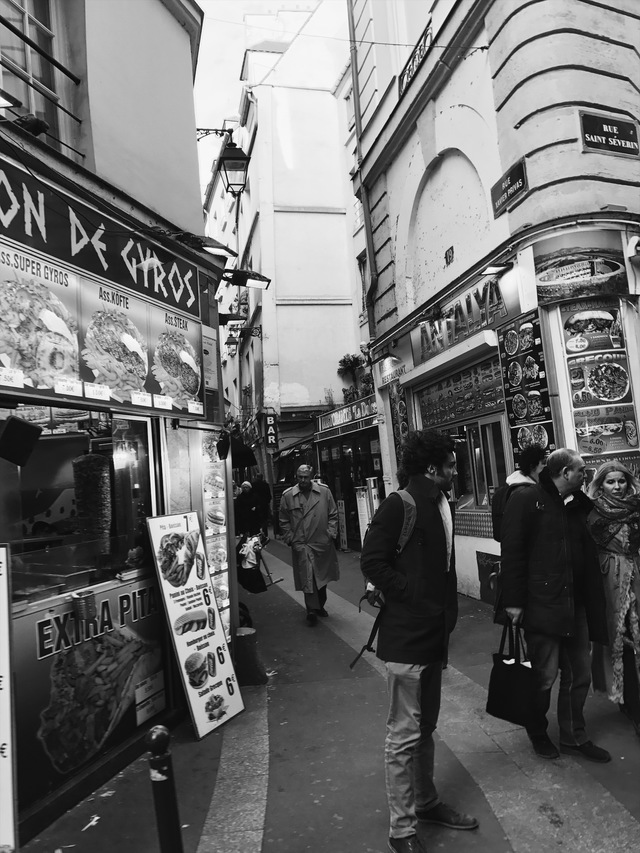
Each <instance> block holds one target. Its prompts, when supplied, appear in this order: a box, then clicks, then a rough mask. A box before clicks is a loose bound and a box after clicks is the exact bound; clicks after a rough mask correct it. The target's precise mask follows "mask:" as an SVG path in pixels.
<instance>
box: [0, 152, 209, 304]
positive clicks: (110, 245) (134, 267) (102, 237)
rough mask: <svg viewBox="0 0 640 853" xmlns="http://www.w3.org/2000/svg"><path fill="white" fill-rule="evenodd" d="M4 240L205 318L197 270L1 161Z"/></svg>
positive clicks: (0, 213)
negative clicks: (7, 238)
mask: <svg viewBox="0 0 640 853" xmlns="http://www.w3.org/2000/svg"><path fill="white" fill-rule="evenodd" d="M0 236H5V237H9V238H11V239H12V240H15V241H17V242H18V243H21V244H23V245H25V246H30V247H31V248H33V249H37V250H38V251H39V252H42V253H44V254H47V255H50V256H53V257H56V258H59V259H60V260H64V261H69V262H71V263H72V264H75V265H76V266H77V267H80V268H82V269H83V270H86V271H88V272H91V273H95V274H97V275H99V276H101V277H103V278H107V279H109V280H110V281H112V282H114V283H117V284H120V285H123V286H124V287H127V288H129V289H130V290H133V291H136V292H137V293H140V294H142V295H144V296H146V297H147V298H151V299H156V300H158V301H159V302H161V303H162V304H163V305H164V306H165V307H170V308H177V309H179V310H180V311H186V312H187V313H189V314H191V315H193V316H194V317H199V315H200V305H199V300H198V286H197V271H196V268H195V267H194V266H191V265H190V264H187V263H185V262H184V261H181V260H178V259H176V258H175V257H174V256H172V255H171V254H170V253H169V252H165V251H164V250H163V249H161V248H160V247H159V246H157V245H156V244H155V243H150V242H148V241H147V240H145V239H144V238H142V237H140V236H138V235H137V234H136V233H135V232H134V231H131V230H130V229H128V228H126V227H125V226H124V225H123V224H122V223H121V222H118V221H117V220H115V219H112V218H111V217H109V216H105V215H104V214H103V213H102V212H101V211H99V210H96V209H94V208H93V207H89V206H88V205H85V204H83V203H82V202H80V201H78V200H77V199H75V198H72V197H71V196H70V195H67V194H66V193H64V192H63V191H61V190H58V189H57V188H56V189H55V191H54V189H53V188H52V187H50V186H49V185H48V184H46V183H45V182H44V181H43V180H38V179H37V178H35V177H34V176H33V175H31V174H29V173H28V172H25V171H23V170H22V169H19V168H17V167H15V166H13V165H11V164H9V163H7V162H6V161H0Z"/></svg>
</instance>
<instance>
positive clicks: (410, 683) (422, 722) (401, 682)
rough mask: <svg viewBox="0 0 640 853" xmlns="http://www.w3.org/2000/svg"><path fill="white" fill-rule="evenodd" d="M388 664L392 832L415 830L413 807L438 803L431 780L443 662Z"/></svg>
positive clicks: (401, 833)
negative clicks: (434, 733) (434, 734)
mask: <svg viewBox="0 0 640 853" xmlns="http://www.w3.org/2000/svg"><path fill="white" fill-rule="evenodd" d="M385 666H386V669H387V689H388V692H389V714H388V717H387V736H386V739H385V745H384V758H385V781H386V787H387V800H388V803H389V815H390V827H389V835H390V836H391V837H392V838H406V837H407V836H409V835H413V834H414V833H415V831H416V825H417V818H416V808H417V809H419V810H423V809H428V808H430V807H431V806H435V805H436V804H437V803H438V794H437V791H436V788H435V785H434V782H433V764H434V752H435V750H434V742H433V732H434V731H435V728H436V725H437V722H438V714H439V712H440V690H441V685H442V662H438V663H430V664H426V665H419V664H408V663H392V662H387V663H386V664H385Z"/></svg>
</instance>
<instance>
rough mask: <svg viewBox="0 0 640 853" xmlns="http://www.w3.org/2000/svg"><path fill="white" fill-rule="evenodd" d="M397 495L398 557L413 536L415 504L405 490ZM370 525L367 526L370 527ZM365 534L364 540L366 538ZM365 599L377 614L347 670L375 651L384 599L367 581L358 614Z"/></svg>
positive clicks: (401, 490) (359, 603) (400, 490)
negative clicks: (401, 513)
mask: <svg viewBox="0 0 640 853" xmlns="http://www.w3.org/2000/svg"><path fill="white" fill-rule="evenodd" d="M398 495H400V497H401V498H402V508H403V511H404V518H403V520H402V529H401V530H400V535H399V536H398V544H397V545H396V556H399V555H400V554H401V553H402V551H403V550H404V547H405V545H406V544H407V542H408V541H409V539H411V536H412V534H413V528H414V527H415V524H416V514H417V509H416V502H415V501H414V499H413V497H412V496H411V495H410V494H409V492H408V491H407V490H406V489H398ZM370 526H371V525H369V527H370ZM369 527H367V533H368V532H369ZM366 535H367V534H366V533H365V538H366ZM365 599H366V600H367V601H368V602H369V604H370V605H371V606H372V607H377V608H379V611H378V614H377V616H376V618H375V620H374V623H373V627H372V628H371V633H370V634H369V639H368V640H367V642H366V643H365V644H364V646H363V647H362V648H361V649H360V652H359V653H358V655H357V656H356V658H355V660H353V661H352V662H351V663H350V664H349V669H353V668H354V666H355V665H356V664H357V663H358V661H359V660H360V658H361V657H362V655H363V654H364V653H365V652H373V651H375V649H374V648H373V641H374V640H375V637H376V634H377V633H378V628H379V627H380V617H381V616H382V608H383V607H384V599H383V598H381V597H380V591H379V590H377V589H376V588H375V587H374V586H373V584H371V583H369V582H368V581H367V583H366V588H365V593H364V595H363V596H362V598H361V599H360V601H359V602H358V612H360V611H361V610H362V602H363V601H365Z"/></svg>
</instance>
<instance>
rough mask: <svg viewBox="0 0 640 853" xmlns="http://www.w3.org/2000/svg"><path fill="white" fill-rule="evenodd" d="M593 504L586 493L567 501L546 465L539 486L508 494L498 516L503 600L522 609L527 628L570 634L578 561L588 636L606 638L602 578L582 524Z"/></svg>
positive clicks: (595, 639)
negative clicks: (499, 521)
mask: <svg viewBox="0 0 640 853" xmlns="http://www.w3.org/2000/svg"><path fill="white" fill-rule="evenodd" d="M592 506H593V504H592V502H591V500H590V499H589V498H588V497H587V496H586V495H585V494H584V492H574V493H573V495H572V496H571V500H569V501H568V502H567V503H565V501H564V499H563V498H562V497H561V495H560V493H559V492H558V490H557V489H556V487H555V485H554V483H553V481H552V479H551V477H550V476H549V473H548V472H547V471H546V470H545V471H542V473H541V474H540V483H539V484H538V485H537V486H534V487H531V488H527V489H518V490H517V491H515V492H514V493H513V495H512V496H511V497H510V499H509V501H508V503H507V505H506V508H505V512H504V518H503V521H502V530H503V536H502V543H501V545H502V549H501V551H502V557H501V563H502V570H501V574H500V582H501V587H502V599H501V604H502V605H503V606H504V607H523V608H524V618H523V627H524V628H525V630H528V631H533V632H535V633H538V634H548V635H550V636H558V637H569V636H571V635H572V634H573V632H574V615H575V614H574V603H575V591H574V572H573V568H572V565H573V560H576V562H577V564H578V566H579V568H580V570H581V576H582V584H581V587H582V588H581V590H580V597H581V599H582V600H583V601H584V605H585V609H586V612H587V623H588V625H589V636H590V638H591V639H592V640H594V641H596V642H599V643H605V644H606V643H607V629H606V622H605V610H604V607H605V605H604V593H603V589H602V577H601V575H600V568H599V565H598V556H597V552H596V549H595V546H594V544H593V541H592V540H591V537H590V536H589V532H588V530H587V525H586V519H587V516H588V515H589V512H590V511H591V508H592Z"/></svg>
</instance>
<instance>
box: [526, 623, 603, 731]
mask: <svg viewBox="0 0 640 853" xmlns="http://www.w3.org/2000/svg"><path fill="white" fill-rule="evenodd" d="M524 639H525V642H526V644H527V651H528V653H529V659H530V660H531V666H532V669H533V671H534V672H535V673H536V675H537V681H538V693H537V700H536V704H535V720H534V722H532V723H531V724H530V725H529V726H527V734H529V735H530V736H532V737H535V736H536V735H543V734H545V733H546V731H547V726H548V721H547V712H548V710H549V706H550V704H551V688H552V687H553V685H554V683H555V680H556V678H557V677H558V671H560V685H559V688H558V712H557V713H558V726H559V728H560V743H562V744H564V745H565V746H576V745H580V744H583V743H585V742H586V741H587V734H586V731H585V721H584V705H585V702H586V700H587V696H588V694H589V687H590V686H591V646H590V643H589V629H588V628H587V616H586V613H585V610H584V607H576V612H575V626H574V634H573V636H572V637H550V636H548V635H547V634H536V633H534V632H533V631H525V632H524Z"/></svg>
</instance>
